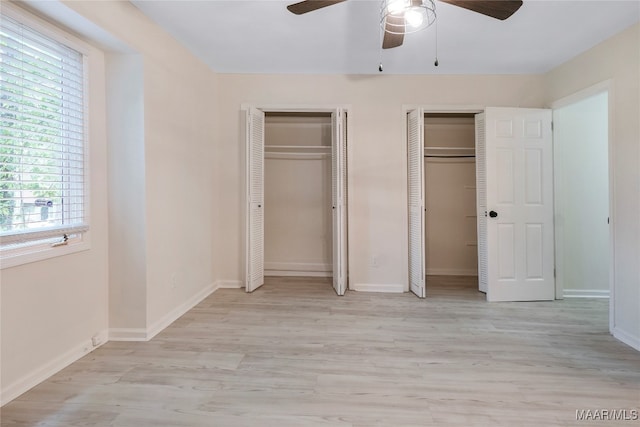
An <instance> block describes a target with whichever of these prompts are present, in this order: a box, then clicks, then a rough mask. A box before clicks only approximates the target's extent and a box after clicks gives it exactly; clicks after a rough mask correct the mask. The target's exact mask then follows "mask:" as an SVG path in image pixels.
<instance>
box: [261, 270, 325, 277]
mask: <svg viewBox="0 0 640 427" xmlns="http://www.w3.org/2000/svg"><path fill="white" fill-rule="evenodd" d="M264 275H265V276H266V277H276V276H281V277H333V272H331V271H290V270H265V271H264Z"/></svg>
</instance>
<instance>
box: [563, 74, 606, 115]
mask: <svg viewBox="0 0 640 427" xmlns="http://www.w3.org/2000/svg"><path fill="white" fill-rule="evenodd" d="M612 87H613V80H612V79H608V80H605V81H602V82H600V83H596V84H594V85H592V86H589V87H587V88H585V89H582V90H579V91H578V92H575V93H572V94H571V95H568V96H565V97H564V98H560V99H557V100H555V101H553V102H552V103H551V108H552V109H554V110H555V109H558V108H562V107H566V106H568V105H571V104H575V103H576V102H580V101H582V100H584V99H587V98H590V97H592V96H594V95H598V94H599V93H602V92H609V91H610V90H611V88H612Z"/></svg>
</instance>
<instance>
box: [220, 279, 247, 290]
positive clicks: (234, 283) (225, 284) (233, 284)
mask: <svg viewBox="0 0 640 427" xmlns="http://www.w3.org/2000/svg"><path fill="white" fill-rule="evenodd" d="M215 288H216V289H241V288H244V282H243V281H242V280H218V281H217V282H216V286H215Z"/></svg>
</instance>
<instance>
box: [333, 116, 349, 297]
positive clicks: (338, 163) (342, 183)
mask: <svg viewBox="0 0 640 427" xmlns="http://www.w3.org/2000/svg"><path fill="white" fill-rule="evenodd" d="M331 124H332V126H331V130H332V139H331V193H332V195H331V200H332V202H331V204H332V206H331V209H332V218H333V288H334V289H335V291H336V293H337V294H338V295H344V293H345V292H346V290H347V120H346V113H345V111H344V110H342V109H337V110H336V111H334V112H332V113H331Z"/></svg>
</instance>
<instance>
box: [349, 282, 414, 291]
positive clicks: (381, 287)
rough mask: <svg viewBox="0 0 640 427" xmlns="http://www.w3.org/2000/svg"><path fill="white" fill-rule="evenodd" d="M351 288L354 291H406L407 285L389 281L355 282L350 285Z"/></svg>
mask: <svg viewBox="0 0 640 427" xmlns="http://www.w3.org/2000/svg"><path fill="white" fill-rule="evenodd" d="M349 289H351V290H353V291H358V292H387V293H404V292H406V289H405V286H404V285H402V284H400V283H388V284H378V283H375V284H369V283H355V284H353V285H351V286H349Z"/></svg>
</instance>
